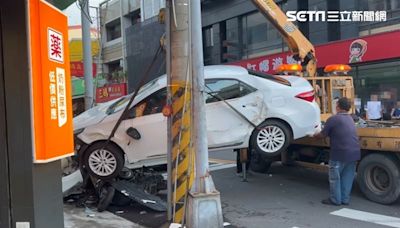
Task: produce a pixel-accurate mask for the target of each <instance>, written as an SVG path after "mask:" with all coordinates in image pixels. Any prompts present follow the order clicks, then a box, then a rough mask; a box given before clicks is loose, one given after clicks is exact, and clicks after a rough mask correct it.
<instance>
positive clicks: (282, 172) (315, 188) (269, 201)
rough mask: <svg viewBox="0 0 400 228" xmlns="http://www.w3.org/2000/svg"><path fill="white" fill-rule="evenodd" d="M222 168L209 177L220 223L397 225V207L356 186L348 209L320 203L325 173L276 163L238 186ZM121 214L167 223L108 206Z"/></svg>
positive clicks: (161, 217)
mask: <svg viewBox="0 0 400 228" xmlns="http://www.w3.org/2000/svg"><path fill="white" fill-rule="evenodd" d="M210 158H213V159H214V160H217V161H220V162H222V163H225V164H226V163H232V162H234V161H235V154H234V153H233V152H232V151H220V152H212V153H210ZM226 167H229V166H226V165H224V166H220V168H221V169H219V170H215V171H212V172H211V174H212V177H213V180H214V182H215V184H216V187H217V190H219V191H220V193H221V201H222V207H223V214H224V220H225V222H229V223H231V224H232V225H231V227H254V228H258V227H260V228H261V227H262V228H265V227H272V228H280V227H282V228H297V227H317V228H319V227H321V228H322V227H323V228H325V227H326V228H328V227H340V228H345V227H351V228H356V227H362V228H372V227H400V203H397V204H394V205H390V206H386V205H380V204H376V203H373V202H371V201H368V200H367V199H366V198H364V197H363V196H362V194H361V193H360V191H359V189H358V187H357V186H356V185H355V187H354V188H353V193H352V200H351V202H350V205H349V206H346V207H344V206H343V207H342V206H340V207H338V206H327V205H322V204H321V203H320V201H321V200H322V199H324V198H327V197H328V187H329V185H328V176H327V174H326V173H322V172H319V171H314V170H309V169H306V168H301V167H285V166H282V165H281V164H280V163H276V164H273V166H272V167H271V170H270V172H269V173H268V174H257V173H250V174H249V176H248V182H242V181H241V178H240V177H238V176H237V175H236V173H235V168H234V167H232V166H231V167H230V168H226ZM349 209H350V210H349ZM121 210H122V211H124V213H122V214H118V215H119V216H121V217H124V218H126V219H128V220H130V221H133V222H135V223H138V224H140V225H143V226H145V227H162V226H163V223H164V221H165V219H166V215H165V213H154V212H151V211H149V210H146V208H141V207H138V206H137V205H131V206H129V207H124V208H118V207H111V208H110V211H111V212H116V211H121ZM363 212H369V213H374V214H363ZM331 213H339V214H341V216H338V215H333V214H331ZM382 215H384V216H391V217H382ZM346 217H352V218H357V219H350V218H346ZM360 220H370V221H367V222H366V221H360ZM377 223H378V224H377ZM379 223H380V224H382V223H383V224H385V225H386V226H384V225H379ZM387 225H389V226H387ZM164 227H167V226H164Z"/></svg>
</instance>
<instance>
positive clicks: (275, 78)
mask: <svg viewBox="0 0 400 228" xmlns="http://www.w3.org/2000/svg"><path fill="white" fill-rule="evenodd" d="M248 71H249V74H251V75H254V76H257V77H260V78H264V79H268V80H270V81H274V82H277V83H279V84H282V85H286V86H292V85H291V84H290V82H289V81H288V80H286V79H284V78H281V77H279V76H275V75H270V74H266V73H261V72H257V71H254V70H248Z"/></svg>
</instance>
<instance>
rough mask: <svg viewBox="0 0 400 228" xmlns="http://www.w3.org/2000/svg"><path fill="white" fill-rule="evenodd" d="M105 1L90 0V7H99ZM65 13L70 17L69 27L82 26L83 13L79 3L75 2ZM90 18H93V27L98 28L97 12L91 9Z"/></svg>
mask: <svg viewBox="0 0 400 228" xmlns="http://www.w3.org/2000/svg"><path fill="white" fill-rule="evenodd" d="M103 1H104V0H89V5H90V6H94V7H98V6H99V4H100V3H101V2H103ZM64 13H65V14H66V15H67V16H68V25H69V26H72V25H81V11H80V9H79V7H78V3H77V2H75V3H73V4H72V5H70V6H69V7H68V8H67V9H66V10H64ZM90 17H91V18H92V21H93V24H92V27H97V19H96V10H95V9H93V8H90Z"/></svg>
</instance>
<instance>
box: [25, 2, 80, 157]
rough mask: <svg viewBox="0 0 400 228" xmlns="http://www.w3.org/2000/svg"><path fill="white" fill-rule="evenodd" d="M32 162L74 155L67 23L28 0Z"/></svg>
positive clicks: (48, 7)
mask: <svg viewBox="0 0 400 228" xmlns="http://www.w3.org/2000/svg"><path fill="white" fill-rule="evenodd" d="M28 18H29V37H30V45H29V46H30V63H31V91H32V120H33V121H32V122H33V135H34V139H33V143H34V145H33V146H34V156H33V158H34V162H35V163H45V162H50V161H54V160H57V159H60V158H63V157H68V156H71V155H73V154H74V141H73V126H72V108H71V107H72V97H71V92H72V89H71V80H70V78H71V77H70V64H69V53H68V36H67V35H68V20H67V17H66V16H65V15H64V14H63V13H62V12H61V11H59V10H58V9H56V8H54V7H53V6H52V5H50V4H48V3H47V2H45V1H42V0H29V17H28Z"/></svg>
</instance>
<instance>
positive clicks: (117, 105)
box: [106, 78, 159, 115]
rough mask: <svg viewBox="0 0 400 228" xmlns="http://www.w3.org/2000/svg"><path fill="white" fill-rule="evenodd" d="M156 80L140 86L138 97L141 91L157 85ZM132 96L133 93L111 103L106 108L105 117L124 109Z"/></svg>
mask: <svg viewBox="0 0 400 228" xmlns="http://www.w3.org/2000/svg"><path fill="white" fill-rule="evenodd" d="M158 79H159V78H156V79H153V80H151V81H150V82H148V83H146V84H145V85H144V86H142V87H141V88H140V89H139V92H138V95H139V94H141V93H142V92H143V91H145V90H147V89H149V88H151V87H152V86H154V85H155V84H156V83H157V81H158ZM132 95H133V93H131V94H129V95H127V96H124V97H121V98H119V99H117V100H116V101H115V102H114V103H112V104H111V105H110V106H109V107H108V109H107V111H106V114H107V115H111V114H113V113H116V112H119V111H120V110H122V109H123V108H125V106H126V105H127V104H128V102H129V100H130V99H131V97H132Z"/></svg>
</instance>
